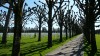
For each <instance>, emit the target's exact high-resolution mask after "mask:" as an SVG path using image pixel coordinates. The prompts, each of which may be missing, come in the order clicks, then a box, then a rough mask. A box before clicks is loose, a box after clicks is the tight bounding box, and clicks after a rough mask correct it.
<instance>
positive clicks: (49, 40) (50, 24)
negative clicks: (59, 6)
mask: <svg viewBox="0 0 100 56" xmlns="http://www.w3.org/2000/svg"><path fill="white" fill-rule="evenodd" d="M48 6H49V13H48V14H49V20H48V48H49V47H52V21H53V20H52V1H51V0H49V4H48Z"/></svg>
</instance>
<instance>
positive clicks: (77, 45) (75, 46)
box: [46, 34, 83, 56]
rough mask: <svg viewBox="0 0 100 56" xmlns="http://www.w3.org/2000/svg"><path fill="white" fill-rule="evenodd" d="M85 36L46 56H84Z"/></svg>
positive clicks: (78, 37) (80, 36)
mask: <svg viewBox="0 0 100 56" xmlns="http://www.w3.org/2000/svg"><path fill="white" fill-rule="evenodd" d="M82 47H83V34H81V35H79V36H77V38H75V39H73V40H71V41H70V42H68V43H66V44H64V45H63V46H61V47H59V48H57V49H56V50H54V51H52V52H50V53H48V54H46V56H83V51H82V50H81V49H82Z"/></svg>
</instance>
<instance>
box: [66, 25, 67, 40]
mask: <svg viewBox="0 0 100 56" xmlns="http://www.w3.org/2000/svg"><path fill="white" fill-rule="evenodd" d="M66 39H67V27H66Z"/></svg>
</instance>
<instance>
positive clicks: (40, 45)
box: [0, 35, 76, 56]
mask: <svg viewBox="0 0 100 56" xmlns="http://www.w3.org/2000/svg"><path fill="white" fill-rule="evenodd" d="M37 37H38V36H37ZM37 37H36V38H34V36H28V35H25V36H24V35H23V36H22V38H21V51H20V52H21V56H41V55H42V56H45V54H47V53H48V52H50V51H53V50H54V49H56V48H57V47H59V46H62V45H63V44H65V43H66V42H68V41H70V40H71V39H73V38H75V37H76V36H75V37H73V38H71V39H67V40H66V38H65V37H64V36H63V42H61V43H60V42H59V36H58V35H54V36H53V46H52V47H51V48H47V39H48V38H47V36H43V37H42V39H41V40H42V41H40V42H38V41H37V40H38V38H37ZM0 42H1V36H0ZM12 44H13V35H10V36H8V37H7V44H6V45H2V44H0V56H11V51H12Z"/></svg>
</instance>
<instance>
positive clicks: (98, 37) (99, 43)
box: [84, 34, 100, 56]
mask: <svg viewBox="0 0 100 56" xmlns="http://www.w3.org/2000/svg"><path fill="white" fill-rule="evenodd" d="M95 36H96V45H97V52H96V53H95V55H94V56H100V34H96V35H95ZM85 46H86V44H85ZM90 50H91V48H90V45H89V46H86V47H85V49H84V51H85V52H84V56H89V55H90V53H91V52H90Z"/></svg>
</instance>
